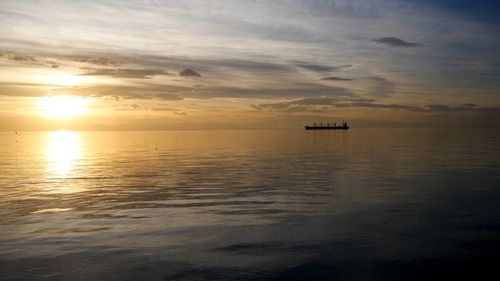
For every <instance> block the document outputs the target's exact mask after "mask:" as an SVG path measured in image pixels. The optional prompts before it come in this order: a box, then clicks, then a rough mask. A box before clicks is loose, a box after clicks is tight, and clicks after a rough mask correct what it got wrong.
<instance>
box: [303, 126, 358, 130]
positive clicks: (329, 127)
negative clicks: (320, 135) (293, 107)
mask: <svg viewBox="0 0 500 281" xmlns="http://www.w3.org/2000/svg"><path fill="white" fill-rule="evenodd" d="M304 128H305V129H306V130H348V129H349V126H345V127H344V126H336V127H332V126H304Z"/></svg>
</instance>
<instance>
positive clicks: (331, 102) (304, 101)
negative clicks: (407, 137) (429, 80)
mask: <svg viewBox="0 0 500 281" xmlns="http://www.w3.org/2000/svg"><path fill="white" fill-rule="evenodd" d="M251 107H252V108H253V109H256V110H269V111H282V112H289V113H292V112H306V111H307V112H322V111H330V110H332V109H334V108H372V109H390V110H404V111H410V112H428V113H443V112H482V113H484V112H500V107H480V106H477V105H475V104H473V103H467V104H462V105H458V106H451V105H443V104H427V105H423V106H416V105H405V104H397V103H380V102H376V101H375V100H373V99H364V98H347V97H339V98H331V97H330V98H329V97H319V98H300V99H295V100H290V101H280V102H275V103H261V104H253V105H251Z"/></svg>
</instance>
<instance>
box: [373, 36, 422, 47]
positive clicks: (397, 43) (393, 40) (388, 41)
mask: <svg viewBox="0 0 500 281" xmlns="http://www.w3.org/2000/svg"><path fill="white" fill-rule="evenodd" d="M373 41H375V42H377V43H380V44H384V45H387V46H389V47H420V46H423V44H421V43H417V42H407V41H404V40H403V39H399V38H397V37H380V38H377V39H373Z"/></svg>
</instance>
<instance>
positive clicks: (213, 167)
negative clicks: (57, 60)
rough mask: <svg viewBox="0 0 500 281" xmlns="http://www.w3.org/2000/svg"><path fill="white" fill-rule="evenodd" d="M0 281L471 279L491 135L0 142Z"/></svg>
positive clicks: (74, 135) (495, 186)
mask: <svg viewBox="0 0 500 281" xmlns="http://www.w3.org/2000/svg"><path fill="white" fill-rule="evenodd" d="M0 155H1V156H0V279H1V280H306V279H307V280H436V279H446V280H447V279H449V278H454V277H468V278H471V279H478V278H480V276H481V275H482V274H487V273H495V274H496V272H497V270H496V269H497V268H498V267H499V266H500V130H498V129H494V130H492V129H441V130H431V129H381V130H368V129H353V130H349V131H348V132H328V131H325V132H314V131H302V130H297V131H293V130H292V131H286V130H282V131H182V132H44V133H41V132H40V133H24V132H22V133H19V134H17V135H16V134H14V133H1V134H0Z"/></svg>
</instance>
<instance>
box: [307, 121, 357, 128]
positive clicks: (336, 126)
mask: <svg viewBox="0 0 500 281" xmlns="http://www.w3.org/2000/svg"><path fill="white" fill-rule="evenodd" d="M304 128H305V129H306V130H348V129H349V126H348V125H347V122H345V121H344V122H342V124H339V125H337V124H336V123H333V124H330V123H326V124H323V123H319V125H317V124H316V123H314V124H313V125H312V126H309V125H306V126H304Z"/></svg>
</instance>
